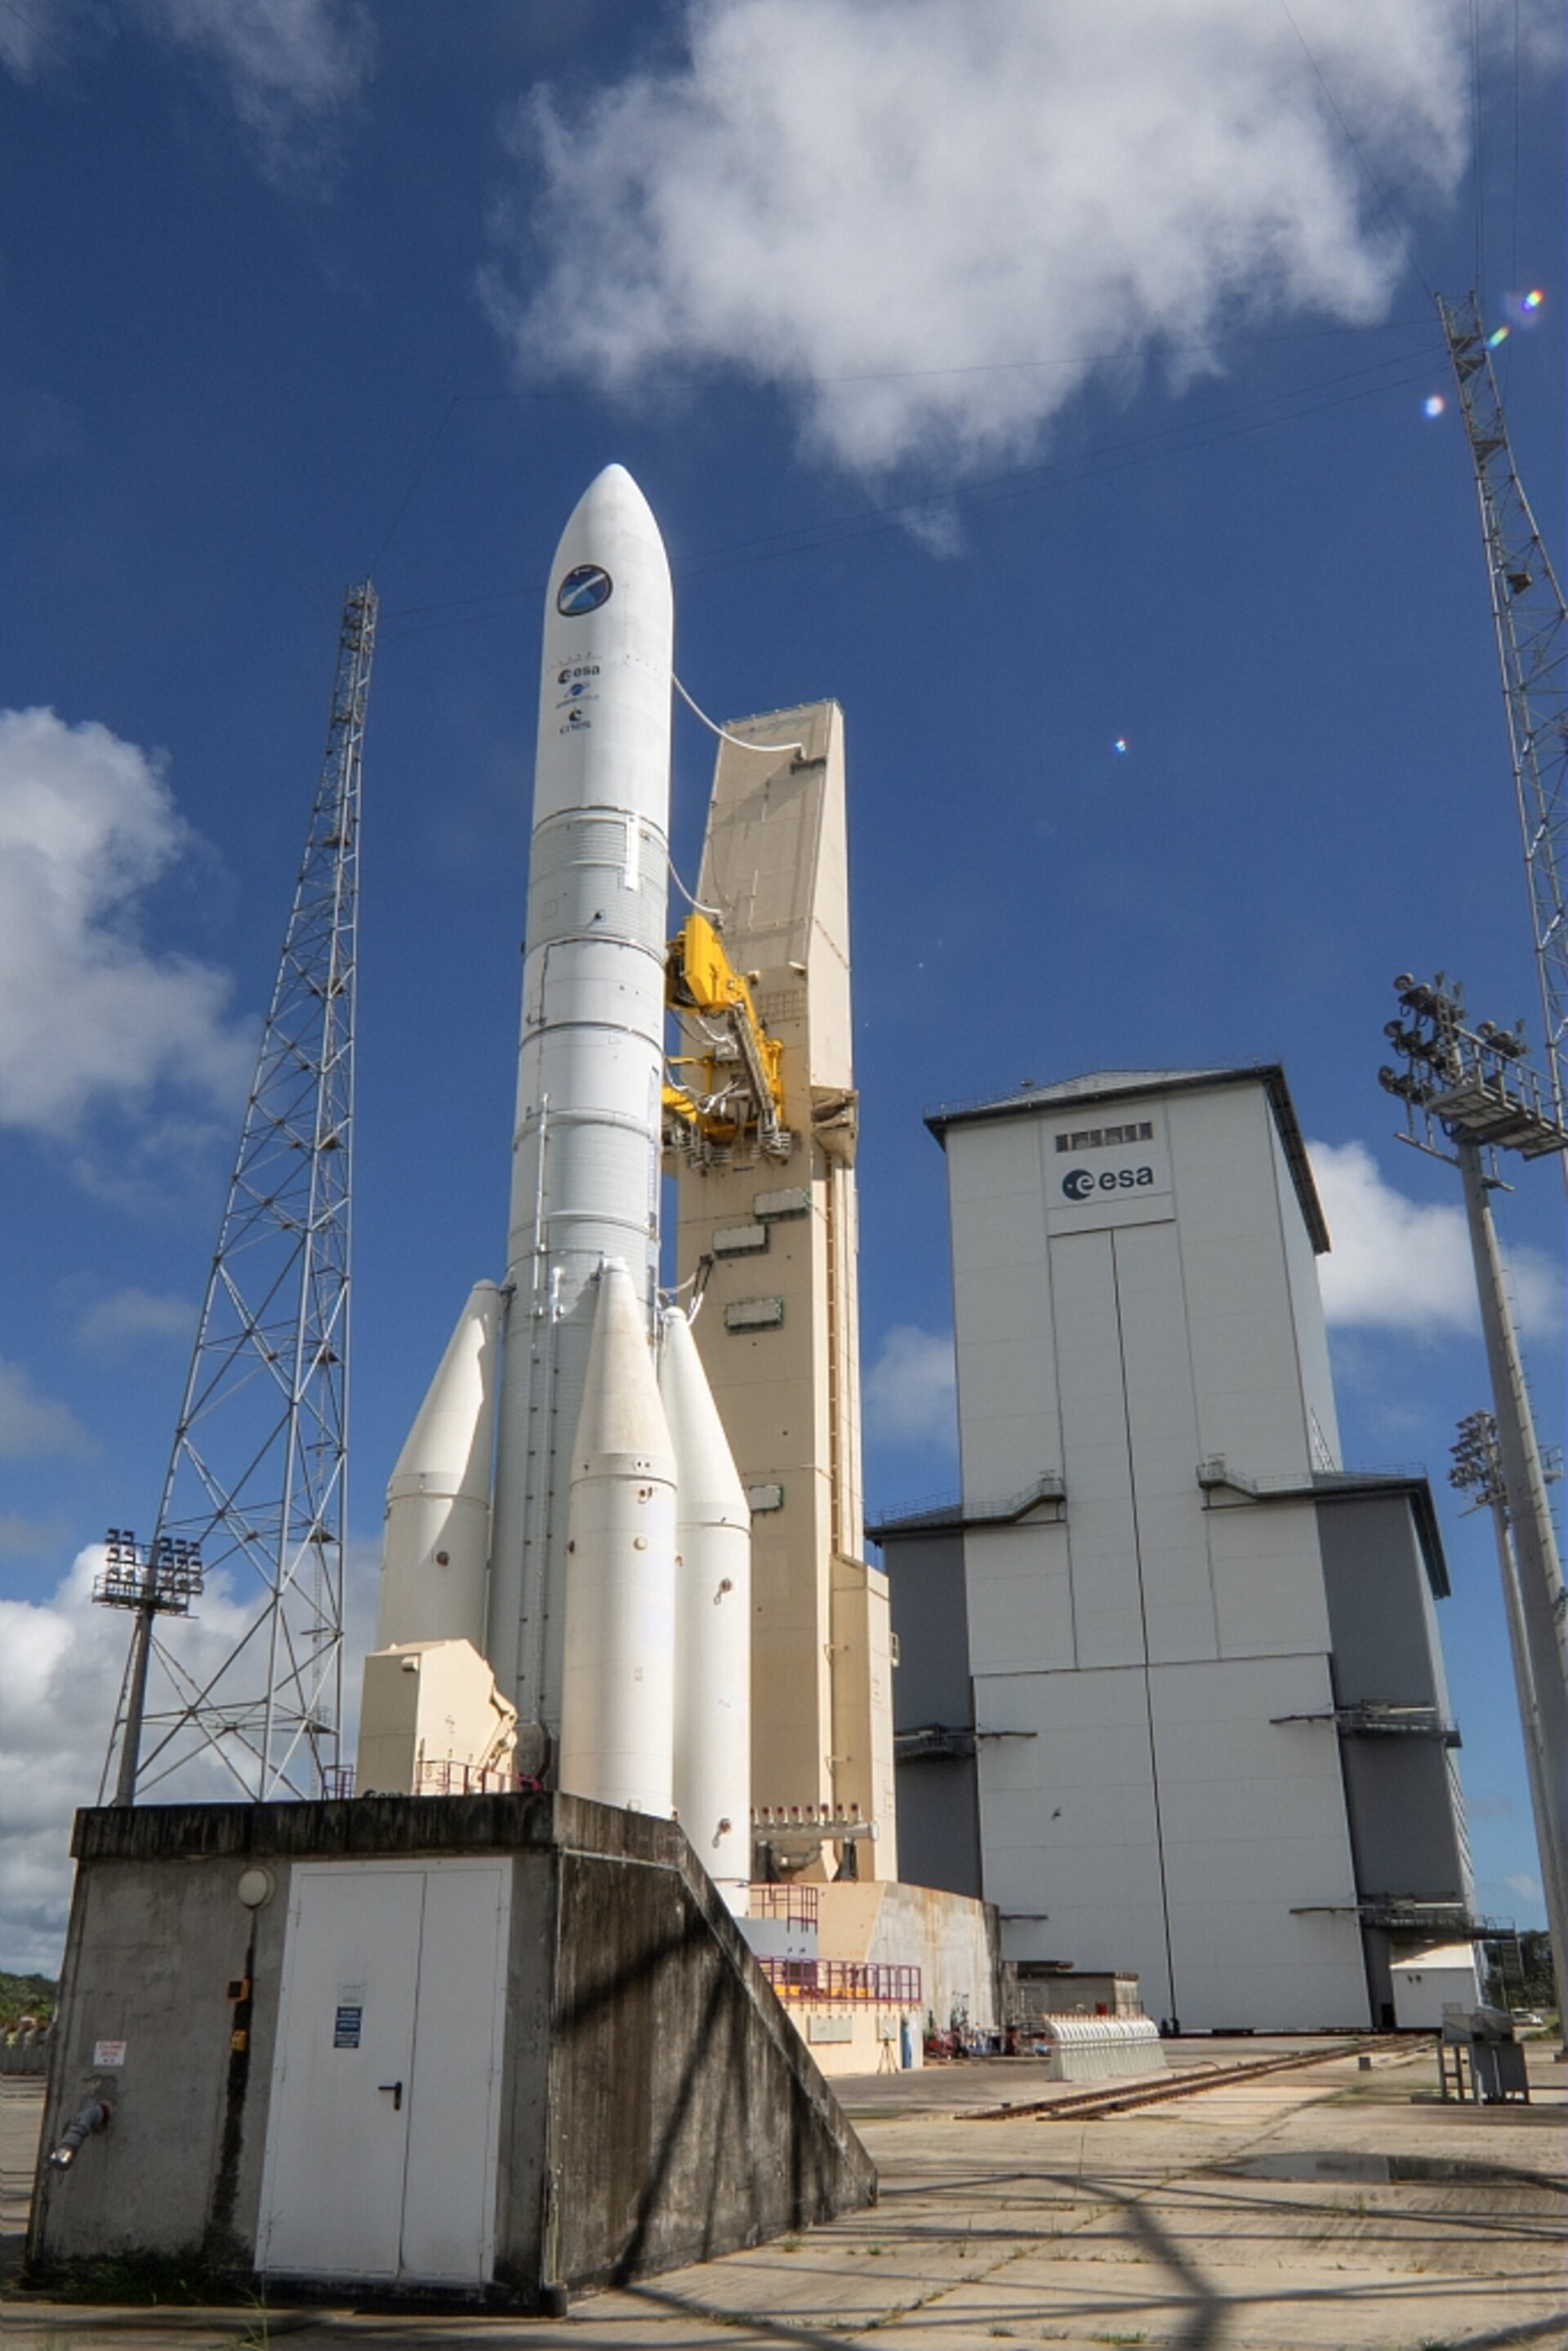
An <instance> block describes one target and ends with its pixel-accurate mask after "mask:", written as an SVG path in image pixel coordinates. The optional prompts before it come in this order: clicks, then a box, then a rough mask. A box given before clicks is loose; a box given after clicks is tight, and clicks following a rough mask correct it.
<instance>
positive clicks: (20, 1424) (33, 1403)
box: [0, 1355, 91, 1525]
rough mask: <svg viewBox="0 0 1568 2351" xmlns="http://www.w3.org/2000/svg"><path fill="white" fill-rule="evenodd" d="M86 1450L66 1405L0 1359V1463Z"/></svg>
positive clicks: (19, 1366) (84, 1435)
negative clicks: (41, 1455) (39, 1392)
mask: <svg viewBox="0 0 1568 2351" xmlns="http://www.w3.org/2000/svg"><path fill="white" fill-rule="evenodd" d="M90 1450H91V1445H90V1440H89V1437H88V1434H87V1431H86V1430H85V1429H84V1428H83V1427H82V1426H81V1424H80V1422H79V1421H78V1419H77V1417H76V1415H75V1414H74V1413H73V1412H72V1411H71V1409H70V1407H69V1405H63V1404H57V1402H56V1401H55V1399H54V1397H52V1396H43V1395H39V1394H38V1392H37V1388H36V1387H35V1386H34V1385H33V1383H32V1380H31V1378H30V1377H29V1375H28V1374H27V1372H26V1369H25V1368H24V1367H23V1365H22V1364H8V1363H7V1362H6V1361H5V1357H4V1356H3V1355H0V1460H5V1461H31V1460H34V1459H36V1458H37V1456H38V1455H40V1454H44V1453H87V1452H89V1451H90ZM21 1523H22V1521H21V1520H17V1521H16V1524H17V1525H20V1524H21Z"/></svg>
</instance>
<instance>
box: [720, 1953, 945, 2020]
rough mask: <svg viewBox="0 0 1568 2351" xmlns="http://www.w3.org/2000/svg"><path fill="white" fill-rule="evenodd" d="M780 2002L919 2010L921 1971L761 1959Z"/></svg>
mask: <svg viewBox="0 0 1568 2351" xmlns="http://www.w3.org/2000/svg"><path fill="white" fill-rule="evenodd" d="M757 1964H758V1967H759V1968H760V1969H761V1970H762V1972H763V1974H764V1975H765V1976H766V1977H767V1979H768V1982H769V1983H770V1984H771V1985H772V1987H773V1989H774V1991H776V1992H777V1993H778V1994H779V1998H780V2000H799V2001H822V2002H827V2001H831V2002H832V2003H833V2005H834V2006H836V2007H876V2008H918V2007H919V2006H920V1970H919V1969H918V1968H892V1967H882V1966H879V1965H876V1964H872V1963H866V1962H862V1961H861V1960H859V1959H758V1963H757Z"/></svg>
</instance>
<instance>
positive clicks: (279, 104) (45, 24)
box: [0, 0, 375, 175]
mask: <svg viewBox="0 0 1568 2351" xmlns="http://www.w3.org/2000/svg"><path fill="white" fill-rule="evenodd" d="M140 14H141V22H142V24H143V26H145V28H146V30H147V31H148V32H149V33H151V34H152V35H153V36H154V37H157V38H162V39H164V40H168V41H172V42H173V43H174V44H175V46H176V47H181V48H185V49H190V50H193V51H195V52H197V53H199V54H201V55H203V56H205V57H210V58H212V59H213V60H214V63H215V64H216V65H218V66H219V67H220V68H221V69H222V70H223V72H224V74H225V77H226V78H227V81H228V86H229V95H230V97H231V99H232V100H233V103H234V109H235V113H236V114H237V115H238V117H239V119H240V120H241V122H243V123H244V125H245V126H246V130H247V131H250V132H251V134H252V136H253V137H254V139H255V140H256V145H257V148H258V150H259V152H260V157H261V161H262V162H263V164H264V165H265V167H266V168H267V170H268V171H270V172H279V173H288V174H289V175H292V174H293V173H294V172H295V171H296V170H297V168H298V166H299V165H301V164H305V165H307V166H308V164H309V163H310V162H314V161H317V160H319V158H320V155H321V152H322V147H323V142H324V141H325V140H327V139H328V138H329V134H330V128H331V125H332V123H333V120H334V119H335V118H336V117H337V116H338V115H340V112H341V110H342V109H343V108H344V107H345V106H347V105H348V104H349V102H350V100H351V99H353V98H354V97H356V96H357V95H358V93H359V91H360V90H361V88H362V87H363V85H364V83H365V81H366V80H367V78H369V75H370V72H371V66H372V63H373V61H374V57H375V28H374V26H373V25H372V23H371V17H370V15H369V12H368V10H367V9H366V8H365V7H364V6H363V5H361V0H141V7H140ZM110 29H111V27H110V24H109V22H108V20H106V19H105V18H104V16H102V14H101V12H99V11H97V10H92V9H89V8H85V7H83V6H82V5H80V0H26V7H25V8H22V7H20V6H19V5H18V6H17V7H16V8H12V7H10V6H5V7H0V66H3V67H5V68H6V69H7V70H8V71H9V72H10V73H11V74H12V75H13V76H14V77H15V78H16V79H17V80H18V81H31V80H32V79H33V78H35V76H36V75H37V74H38V73H40V72H41V71H43V70H44V69H45V68H47V67H50V66H58V65H61V64H68V63H69V62H70V60H71V57H72V55H73V51H74V49H75V48H76V47H77V46H78V37H80V36H83V35H88V36H90V37H91V39H92V40H93V42H94V43H95V44H96V43H97V42H99V41H100V40H101V39H102V38H103V37H104V36H105V35H106V34H107V33H108V32H109V31H110Z"/></svg>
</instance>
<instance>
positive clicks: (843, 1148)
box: [677, 702, 898, 1880]
mask: <svg viewBox="0 0 1568 2351" xmlns="http://www.w3.org/2000/svg"><path fill="white" fill-rule="evenodd" d="M726 734H727V737H729V738H730V739H727V740H724V741H721V743H720V745H719V751H718V758H717V762H716V768H715V776H714V789H713V801H712V805H711V808H710V810H709V815H708V826H707V837H706V843H705V846H704V851H703V861H702V871H701V878H700V880H699V883H698V889H697V894H698V898H699V900H700V901H701V903H702V905H703V906H704V907H705V908H706V909H709V910H712V911H714V912H715V913H716V915H717V917H718V925H717V926H718V927H719V930H720V935H721V937H722V942H723V948H724V952H725V955H726V956H727V958H728V961H729V963H730V965H731V966H732V967H734V969H735V970H736V971H737V972H740V973H742V974H744V975H745V977H746V979H747V982H748V983H749V987H750V993H751V998H752V1002H753V1004H754V1006H755V1008H756V1012H757V1016H758V1020H759V1021H760V1023H761V1026H762V1028H763V1029H765V1031H766V1032H767V1036H768V1039H769V1040H776V1042H777V1044H778V1045H779V1046H781V1048H782V1052H781V1055H780V1056H779V1065H778V1074H779V1080H780V1081H781V1089H782V1105H781V1123H782V1127H783V1129H784V1130H786V1132H784V1133H778V1132H776V1133H775V1134H773V1135H772V1136H771V1138H766V1139H764V1140H762V1141H758V1142H752V1141H750V1140H749V1139H747V1140H742V1139H737V1144H736V1145H735V1148H734V1150H733V1152H728V1151H726V1150H724V1149H722V1148H720V1149H718V1150H714V1149H712V1148H711V1147H705V1146H703V1145H702V1144H698V1145H697V1146H696V1147H695V1148H693V1149H691V1150H689V1151H685V1152H683V1153H682V1154H681V1155H680V1157H679V1159H678V1163H677V1165H678V1209H679V1243H678V1248H679V1270H678V1279H679V1280H682V1281H683V1282H684V1281H688V1280H694V1279H695V1280H696V1281H697V1282H698V1283H699V1284H704V1285H706V1287H705V1288H704V1290H703V1301H702V1306H701V1310H700V1311H699V1313H698V1315H697V1319H696V1322H695V1337H696V1341H697V1344H698V1347H699V1349H700V1351H701V1353H702V1357H703V1361H704V1364H705V1366H706V1371H707V1374H708V1378H709V1381H710V1384H711V1385H712V1388H713V1393H714V1395H715V1397H716V1401H717V1404H718V1407H719V1411H720V1414H721V1416H722V1418H723V1421H724V1426H725V1431H726V1434H727V1437H728V1439H729V1443H730V1447H731V1449H732V1451H733V1453H734V1455H735V1459H736V1464H737V1468H738V1469H739V1471H740V1475H741V1478H742V1480H743V1482H744V1484H745V1486H746V1489H747V1499H748V1501H749V1503H750V1506H751V1512H752V1545H753V1551H752V1604H753V1612H754V1614H753V1642H752V1794H753V1803H754V1808H755V1818H756V1822H757V1835H758V1844H759V1845H762V1846H766V1847H768V1849H769V1850H770V1852H771V1855H772V1859H773V1861H774V1863H775V1865H777V1867H778V1868H779V1870H780V1871H781V1872H782V1873H783V1874H786V1875H789V1874H792V1873H794V1872H797V1871H805V1872H807V1873H808V1874H810V1875H811V1876H817V1875H819V1874H824V1873H825V1874H828V1875H831V1874H832V1873H833V1870H834V1868H835V1866H836V1867H837V1868H838V1869H839V1870H840V1871H841V1874H842V1875H844V1876H861V1877H872V1878H877V1879H882V1880H889V1879H894V1878H896V1877H897V1875H898V1842H897V1833H896V1824H895V1819H894V1757H893V1706H892V1687H891V1669H892V1656H891V1641H890V1636H889V1625H888V1595H887V1579H886V1577H885V1576H884V1575H883V1574H882V1573H880V1572H879V1571H878V1570H877V1569H875V1568H873V1567H871V1566H869V1565H868V1564H867V1562H866V1561H865V1559H864V1557H863V1555H862V1554H863V1551H864V1534H863V1529H864V1521H863V1516H862V1495H861V1458H860V1357H859V1333H858V1329H857V1319H858V1317H857V1283H856V1274H855V1258H856V1249H857V1231H856V1206H855V1176H854V1160H855V1134H856V1096H855V1090H854V1072H853V1059H852V1037H851V1012H850V958H849V874H848V854H847V840H846V829H845V814H844V738H843V716H842V713H841V710H840V709H839V706H838V705H837V703H835V702H816V703H808V704H805V705H801V706H800V707H799V708H797V709H793V710H781V711H773V712H770V713H768V714H766V715H764V716H758V717H753V718H744V719H739V720H737V721H735V722H734V723H732V724H731V725H729V726H727V729H726ZM753 746H755V747H753ZM683 1026H684V1029H685V1046H684V1050H685V1051H686V1052H687V1053H689V1054H692V1055H695V1056H696V1057H698V1059H699V1060H701V1059H702V1057H704V1056H705V1055H707V1054H710V1053H712V1052H713V1051H714V1050H715V1048H714V1040H713V1038H712V1035H711V1032H710V1031H708V1030H707V1029H706V1028H705V1025H704V1023H703V1021H702V1019H701V1017H700V1015H691V1014H688V1015H686V1016H685V1019H684V1022H683ZM726 1050H733V1047H730V1048H727V1047H726V1046H725V1044H724V1043H722V1042H720V1043H719V1045H718V1047H717V1053H718V1057H719V1060H720V1061H722V1058H723V1055H724V1053H725V1052H726ZM708 1071H709V1076H710V1077H712V1078H716V1079H719V1080H720V1081H722V1069H721V1068H718V1067H716V1066H715V1064H714V1063H713V1062H711V1061H710V1062H709V1063H708ZM835 1848H836V1853H835Z"/></svg>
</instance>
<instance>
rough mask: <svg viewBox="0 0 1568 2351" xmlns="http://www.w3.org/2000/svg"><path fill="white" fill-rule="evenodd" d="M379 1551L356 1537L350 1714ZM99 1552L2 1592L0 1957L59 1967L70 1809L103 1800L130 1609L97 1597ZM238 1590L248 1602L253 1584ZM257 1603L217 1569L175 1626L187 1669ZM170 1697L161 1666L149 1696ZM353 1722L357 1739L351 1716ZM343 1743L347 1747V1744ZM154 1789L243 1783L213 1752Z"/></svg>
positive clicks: (2, 1961)
mask: <svg viewBox="0 0 1568 2351" xmlns="http://www.w3.org/2000/svg"><path fill="white" fill-rule="evenodd" d="M378 1555H379V1545H374V1544H371V1543H366V1542H364V1541H350V1545H349V1557H348V1576H349V1637H348V1642H347V1656H348V1658H349V1660H350V1669H349V1670H348V1671H347V1672H346V1673H345V1676H344V1693H345V1698H346V1699H347V1700H348V1708H347V1712H348V1713H349V1715H350V1717H351V1716H352V1714H353V1713H354V1712H355V1711H356V1710H357V1708H358V1703H359V1678H360V1671H359V1668H360V1659H361V1656H363V1654H364V1651H365V1649H366V1648H367V1647H368V1646H369V1644H370V1627H371V1621H372V1617H373V1611H374V1583H375V1577H374V1562H375V1559H376V1557H377V1556H378ZM104 1556H105V1554H104V1549H103V1545H102V1544H101V1543H89V1545H88V1546H87V1547H86V1549H85V1550H83V1551H81V1552H78V1554H77V1557H76V1558H75V1560H74V1561H73V1562H72V1563H71V1565H70V1568H69V1569H68V1572H67V1573H66V1575H65V1576H64V1578H63V1579H62V1581H61V1583H60V1584H59V1586H58V1589H57V1591H56V1593H55V1594H54V1596H53V1598H52V1599H49V1600H46V1601H37V1602H29V1601H20V1600H0V1659H3V1660H4V1667H5V1669H4V1675H3V1677H0V1787H3V1788H4V1789H5V1802H4V1804H3V1805H0V1968H8V1969H16V1970H29V1969H34V1968H37V1969H38V1970H41V1971H43V1972H45V1973H48V1974H52V1973H53V1972H54V1971H55V1970H57V1967H58V1965H59V1957H60V1946H61V1943H62V1940H63V1938H64V1935H65V1923H66V1911H67V1907H68V1903H69V1900H70V1879H71V1869H70V1859H69V1843H70V1823H71V1816H72V1814H73V1813H74V1812H75V1811H76V1809H77V1807H78V1805H80V1804H90V1803H95V1802H97V1800H98V1786H99V1773H100V1772H101V1771H102V1768H103V1759H104V1755H105V1753H106V1752H107V1750H108V1747H109V1740H110V1732H111V1730H112V1729H113V1725H114V1716H115V1708H116V1702H117V1699H118V1697H119V1692H120V1677H121V1675H122V1673H123V1670H124V1666H125V1655H126V1642H127V1636H128V1627H129V1621H130V1620H129V1618H128V1617H127V1615H126V1614H125V1613H124V1612H123V1611H122V1610H120V1609H118V1608H104V1607H99V1606H98V1605H96V1604H94V1601H93V1597H92V1585H93V1578H94V1577H95V1575H97V1574H98V1573H99V1572H100V1571H101V1569H102V1567H103V1565H104ZM243 1597H244V1600H245V1602H246V1603H248V1602H249V1601H250V1598H251V1594H250V1593H249V1592H246V1593H245V1594H244V1595H243ZM251 1613H252V1610H251V1608H250V1606H249V1605H242V1604H241V1602H240V1601H236V1600H235V1597H234V1596H233V1594H232V1593H231V1591H230V1589H229V1588H228V1584H227V1582H226V1579H222V1578H219V1579H214V1582H213V1583H210V1584H209V1586H208V1588H207V1590H206V1592H205V1593H204V1594H203V1596H202V1598H201V1599H200V1601H198V1603H197V1604H196V1610H195V1613H194V1614H193V1615H192V1616H191V1618H190V1619H189V1620H188V1621H187V1622H186V1623H185V1624H183V1625H181V1626H179V1627H178V1629H177V1632H175V1633H174V1635H173V1637H174V1638H175V1639H176V1640H177V1642H178V1644H179V1652H180V1655H181V1656H182V1658H183V1661H184V1663H185V1664H186V1666H187V1667H188V1668H189V1670H190V1671H191V1672H192V1673H193V1674H197V1675H204V1674H208V1673H211V1672H212V1671H213V1670H214V1668H215V1667H217V1665H218V1664H219V1663H220V1662H221V1661H222V1659H223V1657H224V1656H225V1654H226V1652H227V1651H228V1650H229V1649H230V1648H231V1647H232V1646H233V1644H234V1642H235V1639H236V1637H237V1636H238V1635H239V1633H240V1632H241V1631H242V1630H243V1629H244V1627H245V1625H246V1623H247V1622H248V1620H249V1617H250V1614H251ZM166 1703H167V1698H166V1696H165V1695H163V1693H162V1692H161V1691H160V1690H159V1688H158V1687H157V1682H156V1677H155V1680H154V1686H153V1691H152V1697H151V1699H150V1704H151V1705H152V1707H154V1708H156V1707H157V1706H159V1705H161V1704H166ZM346 1729H347V1731H348V1734H349V1741H350V1742H351V1735H352V1723H351V1720H350V1722H349V1723H348V1724H347V1726H346ZM345 1752H346V1753H347V1754H349V1755H351V1754H352V1752H353V1750H352V1745H351V1743H346V1746H345ZM160 1793H161V1795H162V1797H163V1798H164V1799H166V1800H172V1801H175V1802H178V1801H181V1800H182V1799H183V1800H184V1801H187V1802H211V1801H217V1802H222V1801H225V1800H232V1799H233V1798H234V1797H235V1793H236V1790H235V1782H234V1780H233V1778H232V1777H231V1776H230V1774H229V1773H228V1771H226V1770H225V1768H224V1766H223V1765H222V1764H221V1763H219V1762H218V1761H216V1760H215V1759H214V1760H213V1761H210V1762H208V1761H198V1762H196V1763H193V1764H192V1765H190V1766H188V1767H187V1768H186V1769H185V1770H184V1771H182V1772H181V1773H180V1774H179V1775H178V1776H177V1777H175V1778H172V1779H171V1780H169V1781H167V1782H164V1783H163V1785H162V1790H161V1791H160Z"/></svg>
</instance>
